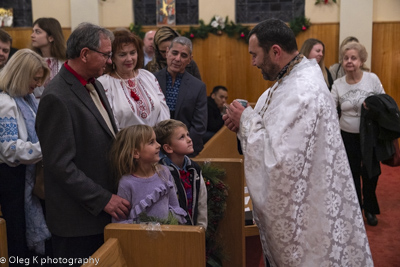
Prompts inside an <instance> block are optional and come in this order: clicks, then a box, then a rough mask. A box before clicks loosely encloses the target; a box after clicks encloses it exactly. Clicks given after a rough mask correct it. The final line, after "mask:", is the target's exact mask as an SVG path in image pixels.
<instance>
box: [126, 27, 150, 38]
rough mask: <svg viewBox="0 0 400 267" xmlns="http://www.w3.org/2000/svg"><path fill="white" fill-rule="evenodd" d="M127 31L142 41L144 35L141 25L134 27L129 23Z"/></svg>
mask: <svg viewBox="0 0 400 267" xmlns="http://www.w3.org/2000/svg"><path fill="white" fill-rule="evenodd" d="M129 30H130V31H131V32H133V33H134V34H136V35H137V36H139V37H140V38H141V39H142V40H143V39H144V36H145V34H146V33H145V32H144V31H142V25H140V24H137V25H135V24H133V23H131V24H130V25H129Z"/></svg>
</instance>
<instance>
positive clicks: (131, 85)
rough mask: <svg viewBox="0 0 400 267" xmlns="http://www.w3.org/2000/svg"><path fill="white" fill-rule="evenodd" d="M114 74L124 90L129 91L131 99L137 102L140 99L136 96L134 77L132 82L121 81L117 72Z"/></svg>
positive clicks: (129, 80) (130, 80) (128, 80)
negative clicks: (123, 86)
mask: <svg viewBox="0 0 400 267" xmlns="http://www.w3.org/2000/svg"><path fill="white" fill-rule="evenodd" d="M115 74H116V75H117V76H118V78H120V80H121V83H122V84H125V86H126V88H127V89H128V90H129V91H130V94H131V97H132V98H133V99H134V100H135V101H139V100H140V98H139V96H138V95H137V94H136V91H137V88H136V76H134V77H133V80H132V79H122V77H121V76H120V75H119V74H118V72H117V71H115Z"/></svg>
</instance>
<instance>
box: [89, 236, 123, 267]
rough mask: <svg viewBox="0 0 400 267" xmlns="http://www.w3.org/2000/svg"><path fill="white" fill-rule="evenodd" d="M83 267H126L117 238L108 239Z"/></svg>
mask: <svg viewBox="0 0 400 267" xmlns="http://www.w3.org/2000/svg"><path fill="white" fill-rule="evenodd" d="M91 258H92V259H93V261H91V260H90V261H89V262H88V263H85V264H83V265H82V266H85V267H95V266H97V267H127V264H126V261H125V257H124V255H123V254H122V250H121V246H120V244H119V241H118V239H117V238H109V239H108V240H107V241H106V242H105V243H104V244H103V245H102V246H101V247H100V248H99V249H98V250H97V251H96V252H95V253H94V254H93V255H92V256H91Z"/></svg>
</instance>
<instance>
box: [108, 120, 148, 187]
mask: <svg viewBox="0 0 400 267" xmlns="http://www.w3.org/2000/svg"><path fill="white" fill-rule="evenodd" d="M152 136H153V128H152V127H150V126H148V125H132V126H129V127H126V128H124V129H122V130H121V131H120V132H118V134H117V135H116V137H115V141H114V143H113V145H112V147H111V152H110V156H111V165H112V168H113V171H114V174H115V179H116V182H118V181H119V180H120V179H121V177H122V176H123V175H126V174H131V173H133V172H135V171H136V170H137V167H138V162H137V160H136V159H135V158H134V157H133V155H134V152H135V150H138V151H140V150H141V149H142V147H143V145H144V144H145V143H146V142H148V141H150V139H151V138H152Z"/></svg>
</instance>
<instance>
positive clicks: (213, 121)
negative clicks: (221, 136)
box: [207, 96, 224, 133]
mask: <svg viewBox="0 0 400 267" xmlns="http://www.w3.org/2000/svg"><path fill="white" fill-rule="evenodd" d="M207 108H208V122H207V131H208V132H213V133H216V132H218V131H219V129H221V128H222V126H224V120H223V119H222V115H221V110H219V108H218V106H217V104H216V103H215V101H214V99H212V98H211V96H208V97H207Z"/></svg>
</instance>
